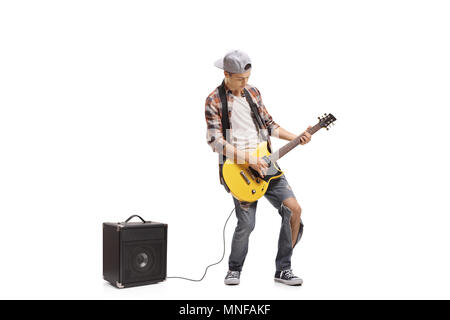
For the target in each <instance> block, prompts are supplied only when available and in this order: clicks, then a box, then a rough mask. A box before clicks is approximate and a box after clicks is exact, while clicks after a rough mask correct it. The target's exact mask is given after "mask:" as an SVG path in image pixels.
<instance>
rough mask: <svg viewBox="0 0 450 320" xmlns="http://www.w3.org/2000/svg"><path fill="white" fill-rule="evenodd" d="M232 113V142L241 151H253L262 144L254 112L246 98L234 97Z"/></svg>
mask: <svg viewBox="0 0 450 320" xmlns="http://www.w3.org/2000/svg"><path fill="white" fill-rule="evenodd" d="M233 99H234V101H233V107H232V111H231V119H230V123H231V141H232V144H233V145H234V146H235V147H236V148H238V149H239V150H245V151H253V150H255V149H256V148H257V146H258V143H259V142H260V139H259V135H258V129H257V128H256V125H255V123H254V122H253V118H252V111H251V109H250V106H249V104H248V102H247V99H245V97H241V96H239V97H237V96H235V95H233Z"/></svg>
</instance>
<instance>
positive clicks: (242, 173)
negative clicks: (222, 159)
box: [241, 170, 250, 184]
mask: <svg viewBox="0 0 450 320" xmlns="http://www.w3.org/2000/svg"><path fill="white" fill-rule="evenodd" d="M241 176H242V178H244V180H245V182H247V184H250V180H248V178H247V176H246V175H245V172H244V170H241Z"/></svg>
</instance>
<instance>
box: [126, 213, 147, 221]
mask: <svg viewBox="0 0 450 320" xmlns="http://www.w3.org/2000/svg"><path fill="white" fill-rule="evenodd" d="M134 217H138V218H139V219H141V220H142V222H143V223H145V220H144V219H142V218H141V217H140V216H138V215H137V214H134V215H132V216H131V217H129V218H128V219H127V220H125V222H128V221H130V220H131V219H133V218H134Z"/></svg>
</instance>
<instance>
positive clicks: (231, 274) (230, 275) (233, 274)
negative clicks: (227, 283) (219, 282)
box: [228, 271, 239, 278]
mask: <svg viewBox="0 0 450 320" xmlns="http://www.w3.org/2000/svg"><path fill="white" fill-rule="evenodd" d="M228 278H239V271H230V272H228Z"/></svg>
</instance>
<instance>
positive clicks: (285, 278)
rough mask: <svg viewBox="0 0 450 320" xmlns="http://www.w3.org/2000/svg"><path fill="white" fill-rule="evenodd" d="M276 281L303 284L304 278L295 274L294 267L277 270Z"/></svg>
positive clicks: (294, 284) (292, 284) (291, 284)
mask: <svg viewBox="0 0 450 320" xmlns="http://www.w3.org/2000/svg"><path fill="white" fill-rule="evenodd" d="M275 281H276V282H281V283H284V284H287V285H289V286H301V285H302V283H303V280H302V279H300V278H299V277H297V276H295V275H294V273H293V272H292V269H289V270H284V271H277V272H275Z"/></svg>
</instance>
